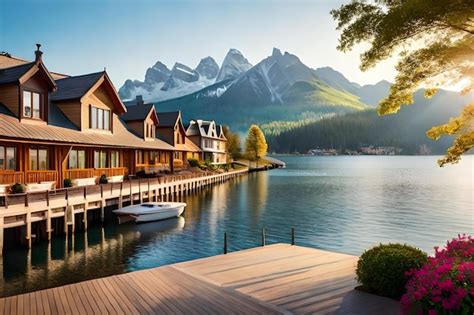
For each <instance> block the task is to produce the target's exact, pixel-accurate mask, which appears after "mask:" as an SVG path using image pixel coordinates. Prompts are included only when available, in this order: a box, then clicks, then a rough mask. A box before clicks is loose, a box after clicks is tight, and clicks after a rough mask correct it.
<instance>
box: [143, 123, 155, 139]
mask: <svg viewBox="0 0 474 315" xmlns="http://www.w3.org/2000/svg"><path fill="white" fill-rule="evenodd" d="M154 127H155V126H154V125H153V124H147V123H145V137H146V138H154V137H155V128H154Z"/></svg>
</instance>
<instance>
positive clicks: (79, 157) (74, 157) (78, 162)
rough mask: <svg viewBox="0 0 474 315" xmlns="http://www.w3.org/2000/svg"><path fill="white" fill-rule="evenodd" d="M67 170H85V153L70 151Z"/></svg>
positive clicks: (82, 151)
mask: <svg viewBox="0 0 474 315" xmlns="http://www.w3.org/2000/svg"><path fill="white" fill-rule="evenodd" d="M69 168H70V169H73V168H86V151H84V150H71V152H70V153H69Z"/></svg>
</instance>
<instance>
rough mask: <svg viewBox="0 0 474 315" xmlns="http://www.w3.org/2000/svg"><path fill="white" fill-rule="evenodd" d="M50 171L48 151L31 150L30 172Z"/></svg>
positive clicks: (40, 149)
mask: <svg viewBox="0 0 474 315" xmlns="http://www.w3.org/2000/svg"><path fill="white" fill-rule="evenodd" d="M47 169H49V159H48V149H42V148H31V149H30V170H32V171H44V170H47Z"/></svg>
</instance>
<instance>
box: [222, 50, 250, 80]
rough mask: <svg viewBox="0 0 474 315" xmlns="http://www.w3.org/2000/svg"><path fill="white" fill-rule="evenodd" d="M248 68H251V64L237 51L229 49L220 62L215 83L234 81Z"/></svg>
mask: <svg viewBox="0 0 474 315" xmlns="http://www.w3.org/2000/svg"><path fill="white" fill-rule="evenodd" d="M250 68H252V64H251V63H250V62H249V61H248V60H247V59H246V58H245V57H244V56H243V55H242V53H241V52H240V51H238V50H237V49H234V48H231V49H230V50H229V52H228V53H227V55H226V56H225V58H224V61H223V62H222V66H221V69H220V71H219V74H218V75H217V78H216V82H220V81H223V80H228V79H235V78H237V77H239V76H240V75H241V74H243V73H245V72H246V71H247V70H249V69H250Z"/></svg>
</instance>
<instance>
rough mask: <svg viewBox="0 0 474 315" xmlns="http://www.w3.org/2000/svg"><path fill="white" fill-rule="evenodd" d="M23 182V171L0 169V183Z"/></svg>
mask: <svg viewBox="0 0 474 315" xmlns="http://www.w3.org/2000/svg"><path fill="white" fill-rule="evenodd" d="M23 182H24V174H23V172H16V171H0V184H15V183H23Z"/></svg>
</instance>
